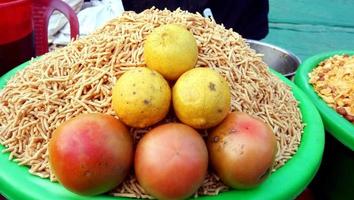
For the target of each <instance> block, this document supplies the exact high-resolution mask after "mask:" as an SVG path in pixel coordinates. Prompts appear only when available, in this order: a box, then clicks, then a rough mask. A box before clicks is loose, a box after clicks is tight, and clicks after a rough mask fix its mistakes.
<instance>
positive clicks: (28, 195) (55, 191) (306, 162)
mask: <svg viewBox="0 0 354 200" xmlns="http://www.w3.org/2000/svg"><path fill="white" fill-rule="evenodd" d="M27 65H28V63H24V64H22V65H20V66H18V67H17V68H15V69H13V70H12V71H10V72H8V73H7V74H5V75H4V76H3V77H2V78H0V89H1V88H3V87H4V86H5V84H6V82H7V80H8V79H9V78H10V77H12V76H13V75H14V74H15V73H16V71H18V70H20V69H22V68H24V67H26V66H27ZM272 72H273V73H274V74H275V75H276V76H278V77H279V78H280V79H281V80H282V81H284V83H286V84H287V85H289V86H290V87H291V89H292V92H293V94H294V96H295V98H296V99H297V100H298V101H299V102H300V105H299V106H300V110H301V113H302V116H303V123H305V124H306V127H305V128H304V132H303V136H302V141H301V144H300V146H299V149H298V151H297V153H296V154H295V155H294V156H293V158H291V159H290V160H289V161H288V162H287V163H286V164H285V165H284V166H283V167H281V168H280V169H278V170H277V171H276V172H274V173H272V174H271V175H270V176H269V177H268V178H267V179H266V180H265V181H264V182H263V183H262V184H260V185H259V186H258V187H256V188H254V189H249V190H230V191H227V192H223V193H221V194H219V195H217V196H203V197H199V198H198V199H206V200H208V199H210V200H211V199H260V200H265V199H272V200H276V199H294V198H295V197H297V196H298V195H299V194H300V193H301V192H302V191H303V190H304V189H305V188H306V187H307V185H308V184H309V183H310V182H311V180H312V179H313V177H314V176H315V174H316V172H317V170H318V168H319V166H320V163H321V159H322V154H323V148H324V128H323V124H322V121H321V117H320V115H319V113H318V112H317V110H316V108H315V106H314V105H313V104H312V103H311V101H310V100H309V99H308V98H307V96H306V95H305V94H304V93H303V92H302V91H301V90H300V89H299V88H298V87H296V85H295V84H293V83H292V82H291V81H289V80H288V79H286V78H285V77H284V76H282V75H280V74H279V73H277V72H275V71H272ZM1 149H4V147H3V146H1V145H0V150H1ZM8 156H9V155H8V153H5V154H1V153H0V166H1V170H0V182H1V184H0V193H2V194H3V195H4V196H5V197H7V198H8V199H36V200H41V199H43V200H47V199H51V200H52V199H70V200H84V199H85V200H86V199H92V200H112V199H128V198H118V197H112V196H106V195H100V196H91V197H87V196H79V195H76V194H73V193H71V192H69V191H68V190H66V189H65V188H64V187H63V186H61V185H60V184H58V183H52V182H50V181H49V180H48V179H43V178H39V177H37V176H34V175H31V174H30V173H29V172H28V168H27V167H25V166H18V165H17V164H16V163H15V162H12V161H9V159H8Z"/></svg>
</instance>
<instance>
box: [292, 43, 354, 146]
mask: <svg viewBox="0 0 354 200" xmlns="http://www.w3.org/2000/svg"><path fill="white" fill-rule="evenodd" d="M343 54H349V55H354V51H346V50H341V51H331V52H327V53H321V54H318V55H315V56H312V57H310V58H308V59H306V60H305V61H304V62H303V63H302V64H301V65H300V67H299V68H298V70H297V71H296V75H295V79H294V80H295V84H296V85H297V86H299V88H301V89H302V90H303V91H304V92H305V93H306V95H307V96H308V97H309V98H310V99H311V101H312V102H313V104H314V105H315V106H316V107H317V109H318V111H319V112H320V114H321V117H322V120H323V123H324V126H325V129H326V130H327V131H328V132H329V133H330V134H331V135H333V136H334V137H335V138H336V139H337V140H339V141H340V142H341V143H342V144H344V145H345V146H346V147H348V148H349V149H351V150H352V151H354V125H353V124H351V123H350V122H349V121H348V120H346V119H345V118H344V117H342V116H341V115H339V114H338V113H337V112H336V111H335V110H334V109H332V108H331V107H329V106H328V104H327V103H326V102H324V101H323V100H322V98H321V97H319V96H318V95H317V93H316V92H315V91H314V89H313V87H312V85H311V84H310V83H309V76H308V74H309V73H310V72H311V71H312V70H313V69H314V68H315V67H317V66H318V64H319V63H320V62H321V61H323V60H325V59H327V58H329V57H332V56H334V55H343Z"/></svg>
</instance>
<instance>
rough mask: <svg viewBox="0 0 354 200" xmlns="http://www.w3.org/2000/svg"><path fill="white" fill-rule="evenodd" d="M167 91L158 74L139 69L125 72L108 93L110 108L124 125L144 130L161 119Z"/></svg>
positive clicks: (168, 105) (168, 101)
mask: <svg viewBox="0 0 354 200" xmlns="http://www.w3.org/2000/svg"><path fill="white" fill-rule="evenodd" d="M170 102H171V89H170V87H169V85H168V83H167V81H166V80H165V79H164V78H163V77H162V76H161V74H159V73H158V72H156V71H154V70H151V69H148V68H145V67H139V68H137V69H134V70H130V71H127V72H125V73H124V74H123V75H122V76H121V77H120V78H119V79H118V80H117V82H116V84H115V85H114V87H113V90H112V107H113V109H114V111H115V112H116V114H117V115H118V117H119V119H120V120H122V121H123V122H124V123H125V124H127V125H129V126H132V127H136V128H144V127H147V126H150V125H152V124H155V123H157V122H158V121H160V120H161V119H163V118H164V117H165V116H166V114H167V112H168V110H169V107H170Z"/></svg>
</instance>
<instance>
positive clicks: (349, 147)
mask: <svg viewBox="0 0 354 200" xmlns="http://www.w3.org/2000/svg"><path fill="white" fill-rule="evenodd" d="M337 54H349V55H354V51H333V52H328V53H322V54H318V55H315V56H313V57H310V58H308V59H306V60H305V61H304V62H303V63H302V64H301V65H300V67H299V69H298V70H297V72H296V75H295V84H296V85H298V86H299V87H300V88H301V89H302V90H303V91H304V92H305V93H306V94H307V96H308V97H309V98H310V99H311V101H312V102H313V103H314V105H315V106H316V107H317V109H318V110H319V112H320V114H321V116H322V120H323V123H324V126H325V129H326V146H325V152H324V156H323V162H322V166H321V168H320V171H319V173H318V175H317V176H316V178H315V180H314V183H313V184H312V185H311V187H313V189H314V193H315V195H316V197H317V198H318V199H354V190H353V187H354V125H353V124H351V123H350V122H349V121H347V120H346V119H345V118H343V117H342V116H341V115H339V114H338V113H337V112H336V111H335V110H334V109H332V108H331V107H329V106H328V105H327V103H325V102H324V101H323V100H322V99H321V97H319V96H318V95H317V93H316V92H315V91H314V89H313V87H312V86H311V84H309V82H308V81H309V77H308V73H310V72H311V71H312V70H313V69H314V68H315V67H317V65H318V64H319V63H320V62H321V61H323V60H325V59H327V58H329V57H331V56H334V55H337Z"/></svg>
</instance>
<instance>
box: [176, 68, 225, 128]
mask: <svg viewBox="0 0 354 200" xmlns="http://www.w3.org/2000/svg"><path fill="white" fill-rule="evenodd" d="M172 101H173V108H174V110H175V113H176V115H177V117H178V119H179V120H181V121H182V122H183V123H185V124H188V125H190V126H192V127H194V128H210V127H213V126H215V125H217V124H219V123H220V122H221V121H222V120H223V119H224V118H225V117H226V115H227V114H228V112H229V110H230V104H231V94H230V88H229V85H228V83H227V82H226V81H225V79H224V78H223V77H222V76H221V75H220V74H218V73H217V72H216V71H214V70H212V69H211V68H202V67H198V68H194V69H192V70H189V71H187V72H186V73H184V74H183V75H182V76H181V77H180V78H179V79H178V80H177V82H176V84H175V85H174V87H173V91H172Z"/></svg>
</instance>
